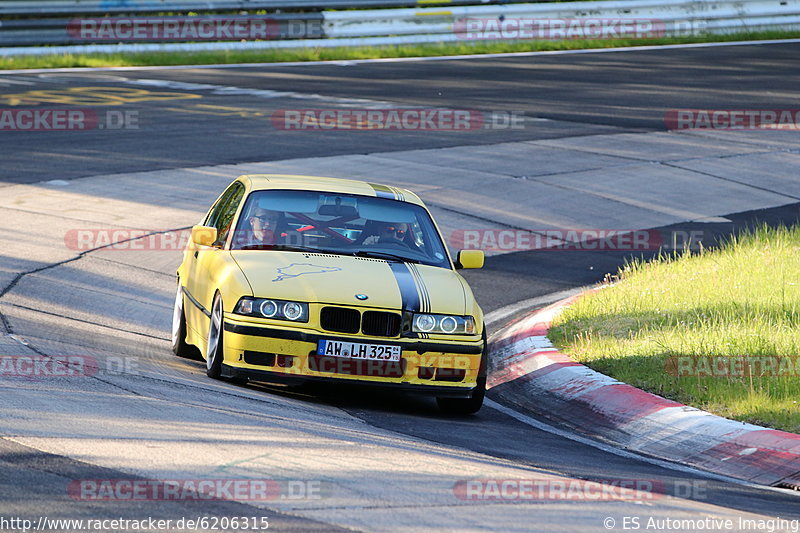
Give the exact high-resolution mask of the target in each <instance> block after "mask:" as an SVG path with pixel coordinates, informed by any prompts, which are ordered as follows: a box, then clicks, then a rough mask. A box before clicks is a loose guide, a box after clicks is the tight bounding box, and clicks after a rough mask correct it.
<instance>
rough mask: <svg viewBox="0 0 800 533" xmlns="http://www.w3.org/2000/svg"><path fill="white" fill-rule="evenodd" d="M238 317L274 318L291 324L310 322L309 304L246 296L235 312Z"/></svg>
mask: <svg viewBox="0 0 800 533" xmlns="http://www.w3.org/2000/svg"><path fill="white" fill-rule="evenodd" d="M233 312H234V313H236V314H237V315H245V316H254V317H258V318H273V319H276V320H289V321H291V322H308V304H306V303H300V302H287V301H286V300H273V299H271V298H251V297H250V296H245V297H243V298H242V299H241V300H239V303H238V304H236V308H235V309H234V310H233Z"/></svg>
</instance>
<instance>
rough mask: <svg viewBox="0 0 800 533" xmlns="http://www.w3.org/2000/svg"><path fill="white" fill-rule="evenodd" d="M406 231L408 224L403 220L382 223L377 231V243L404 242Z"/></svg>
mask: <svg viewBox="0 0 800 533" xmlns="http://www.w3.org/2000/svg"><path fill="white" fill-rule="evenodd" d="M406 233H408V224H406V223H404V222H400V223H398V224H384V225H382V226H381V228H380V231H379V236H378V243H380V244H405V238H406Z"/></svg>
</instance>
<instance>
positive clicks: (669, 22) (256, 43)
mask: <svg viewBox="0 0 800 533" xmlns="http://www.w3.org/2000/svg"><path fill="white" fill-rule="evenodd" d="M286 1H287V2H289V3H291V2H295V1H298V2H300V1H302V2H305V1H309V2H310V1H311V0H286ZM332 1H334V0H314V3H313V4H308V5H305V6H299V5H298V6H299V7H301V8H303V9H311V8H312V7H313V8H315V9H329V8H335V7H339V4H332V3H331V2H332ZM335 1H338V0H335ZM369 1H370V2H373V0H369ZM421 1H423V2H425V3H428V0H421ZM469 1H474V0H464V2H461V1H458V2H449V3H450V4H452V5H448V6H447V7H428V8H402V9H369V10H363V9H358V10H344V11H307V12H296V13H281V14H276V15H257V14H253V15H244V16H242V17H243V18H245V19H246V18H251V19H256V18H258V17H265V18H270V19H272V20H275V21H278V22H280V23H281V24H283V25H284V28H283V30H282V31H280V32H277V33H275V34H274V35H270V36H269V37H268V38H266V39H238V38H236V39H227V42H226V39H225V38H224V37H223V38H220V39H218V40H214V39H206V40H204V41H203V42H174V41H175V39H161V38H157V37H156V38H153V39H135V40H133V41H131V40H126V39H124V38H122V39H119V38H117V39H111V38H109V39H105V40H104V39H99V40H94V41H93V40H91V39H86V38H79V39H76V38H75V37H74V35H71V34H70V32H69V27H68V26H69V24H73V25H74V24H75V20H76V18H78V19H80V18H81V17H84V18H85V17H88V16H89V15H90V14H92V13H94V11H92V9H93V8H91V6H99V5H104V4H105V2H97V1H88V2H78V1H77V0H63V1H62V2H56V1H55V0H53V1H49V2H40V3H36V4H38V5H42V6H44V7H43V8H47V9H49V8H53V10H51V11H36V13H42V14H43V15H45V14H47V15H49V17H47V18H42V19H36V18H30V17H28V18H18V19H10V20H6V21H2V22H3V23H2V24H0V46H5V48H0V56H13V55H40V54H52V53H56V54H60V53H91V52H104V53H108V52H148V51H202V50H231V49H239V50H258V49H269V48H299V47H333V46H378V45H391V44H395V45H396V44H418V43H431V42H454V41H460V40H472V39H481V40H490V39H491V40H495V39H497V40H508V39H513V38H515V37H519V38H524V35H525V34H524V33H520V34H519V35H518V36H517V35H515V34H514V32H513V31H512V32H508V31H502V30H501V31H492V30H491V29H487V28H505V27H507V26H508V24H509V23H514V22H517V23H522V22H525V23H534V24H537V23H539V22H542V21H544V22H545V23H552V22H557V23H559V24H561V23H562V22H567V23H568V22H570V21H587V22H586V24H585V26H586V27H585V28H584V29H586V30H587V32H588V29H587V28H588V27H589V26H590V25H592V24H594V25H595V26H596V21H623V22H624V21H639V22H642V23H644V24H645V25H647V24H649V23H651V26H652V27H653V28H654V29H653V31H651V32H650V35H651V36H674V35H678V36H680V35H696V34H703V33H730V32H738V31H756V30H767V29H782V30H798V29H800V0H637V1H617V0H613V1H612V0H601V1H597V2H552V3H551V2H546V3H526V4H514V3H503V4H488V5H487V4H483V5H456V4H459V3H468V2H469ZM364 2H367V0H364ZM375 2H377V4H376V3H375ZM381 2H398V3H394V4H392V3H386V4H381ZM399 2H400V0H374V2H373V3H372V4H369V5H384V6H387V7H388V6H391V5H405V4H402V3H399ZM56 4H58V5H59V6H63V10H61V8H60V7H59V10H55V7H54V6H56ZM78 4H80V5H81V7H80V11H78V12H75V11H69V9H72V8H70V7H69V6H73V7H74V6H76V5H78ZM124 4H127V2H126V3H124ZM190 4H191V5H194V4H198V3H197V2H194V3H192V2H189V1H188V0H187V1H185V2H184V1H182V0H172V2H170V3H167V2H156V1H149V2H148V1H143V2H136V3H131V5H132V6H134V7H130V8H124V7H122V6H118V7H115V8H114V10H111V11H110V12H111V13H115V12H116V13H123V12H124V13H126V14H127V15H128V16H130V17H133V16H134V15H135V13H137V12H142V13H144V12H152V11H153V10H154V9H155V8H156V7H158V6H161V7H159V9H161V10H166V9H172V8H174V9H175V11H180V10H179V9H178V8H177V7H175V6H178V5H180V6H184V7H185V6H189V5H190ZM203 4H204V6H205V7H204V8H202V11H201V12H202V13H204V14H203V15H201V17H231V18H235V15H224V14H223V15H219V14H217V15H209V11H211V10H213V9H222V7H221V6H234V5H236V6H238V7H239V8H243V9H245V7H244V4H246V9H249V10H250V11H252V10H254V9H257V8H258V7H265V6H266V4H265V3H263V2H258V1H254V2H235V1H233V0H229V1H227V2H226V1H224V0H222V1H217V2H208V3H205V2H204V3H203ZM10 5H11V6H12V7H13V5H19V6H22V5H28V6H29V7H28V8H25V9H34V7H32V6H33V5H34V3H33V2H25V1H23V0H8V1H6V2H0V15H2V14H4V13H10V12H13V11H9V9H12V7H9V6H10ZM114 5H115V6H116V4H114ZM283 5H284V2H279V3H277V4H270V5H269V9H271V10H274V9H278V7H279V6H283ZM346 5H347V7H354V6H355V7H358V6H360V5H367V4H365V3H362V2H360V1H356V2H347V4H346ZM48 6H49V7H48ZM167 6H173V7H172V8H169V7H167ZM198 9H199V8H198ZM106 11H109V10H106ZM19 12H20V13H21V12H23V10H22V9H21V8H20V11H19ZM30 13H32V12H29V14H30ZM68 13H69V14H70V17H69V18H68V17H66V15H67V14H68ZM57 14H60V15H61V17H60V18H55V15H57ZM142 16H143V17H144V15H142ZM148 16H149V15H148ZM108 20H110V21H112V22H111V23H112V24H113V21H114V20H115V18H114V17H109V19H108ZM292 20H293V21H294V23H295V24H296V27H298V26H299V27H302V26H303V25H304V23H308V27H309V28H311V31H306V32H303V31H300V32H298V31H290V30H289V24H290V21H292ZM475 21H479V22H480V24H482V25H483V27H484V31H483V32H482V33H480V35H478V36H475V35H473V33H472V32H471V31H469V29H470V28H471V26H470V24H471V23H474V22H475ZM593 21H594V22H593ZM504 25H505V26H504ZM579 26H580V24H579ZM579 33H580V32H579ZM609 33H610V34H608V35H605V34H604V35H601V37H606V38H613V37H614V36H615V35H614V32H613V31H611V32H609ZM559 35H563V32H561V33H560V34H559ZM580 36H581V35H575V34H570V35H567V36H566V37H565V38H573V37H580ZM115 37H116V36H115ZM535 38H540V37H535ZM548 38H558V35H548ZM187 40H194V41H198V39H191V38H187ZM111 42H113V43H115V44H106V43H111ZM116 43H120V44H116ZM40 44H51V45H53V44H57V45H60V46H51V47H37V46H30V45H40ZM13 45H16V46H13Z"/></svg>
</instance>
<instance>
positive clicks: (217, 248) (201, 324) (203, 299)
mask: <svg viewBox="0 0 800 533" xmlns="http://www.w3.org/2000/svg"><path fill="white" fill-rule="evenodd" d="M243 197H244V185H242V183H241V182H238V181H237V182H234V183H233V184H231V186H230V187H228V189H226V190H225V192H224V193H223V194H222V195H221V196H220V197H219V199H218V200H217V202H216V203H215V204H214V205H213V206H212V208H211V209H210V210H209V212H208V215H207V216H206V219H205V221H203V225H204V226H211V227H214V228H217V241H216V242H215V243H214V244H213V245H212V246H200V245H195V248H196V250H195V251H194V253H193V254H191V255H190V256H189V258H188V261H189V264H188V269H187V270H188V272H189V276H188V279H187V280H186V284H185V287H186V290H187V291H188V292H189V294H190V296H191V298H193V299H194V300H195V301H196V302H197V303H198V304H200V306H202V308H203V309H200V308H199V307H198V306H197V305H187V306H186V309H187V319H188V324H190V327H192V329H194V330H195V331H196V332H197V333H198V334H200V335H201V336H202V337H203V338H205V335H206V333H207V331H208V321H209V318H208V314H207V313H210V312H211V305H212V303H213V297H214V293H213V292H211V295H210V296H209V294H208V292H209V290H210V289H209V286H210V285H211V283H210V280H209V276H210V275H212V274H213V273H214V268H216V264H217V263H218V262H219V260H220V257H221V256H222V255H223V254H224V255H229V254H228V252H226V251H224V248H225V241H226V240H227V237H228V234H229V231H230V226H231V224H232V223H233V217H234V216H235V214H236V210H237V209H238V207H239V204H240V203H241V200H242V198H243ZM215 289H216V287H214V289H211V290H212V291H213V290H215ZM188 315H191V318H190V317H189V316H188Z"/></svg>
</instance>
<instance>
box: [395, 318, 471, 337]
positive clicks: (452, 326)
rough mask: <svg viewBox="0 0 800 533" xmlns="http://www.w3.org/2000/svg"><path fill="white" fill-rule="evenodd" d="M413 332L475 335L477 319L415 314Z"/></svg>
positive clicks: (412, 324)
mask: <svg viewBox="0 0 800 533" xmlns="http://www.w3.org/2000/svg"><path fill="white" fill-rule="evenodd" d="M411 330H412V331H414V332H416V333H444V334H446V335H474V334H475V319H474V318H473V317H471V316H457V315H429V314H415V315H414V319H413V321H412V323H411Z"/></svg>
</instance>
